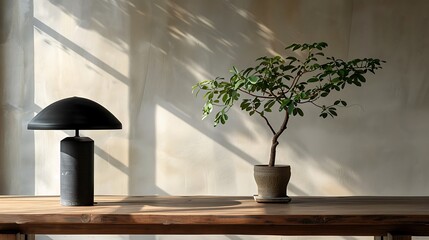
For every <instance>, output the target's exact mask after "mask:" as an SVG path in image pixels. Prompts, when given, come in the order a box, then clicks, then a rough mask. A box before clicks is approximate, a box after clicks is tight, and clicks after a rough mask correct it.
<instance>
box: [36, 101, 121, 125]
mask: <svg viewBox="0 0 429 240" xmlns="http://www.w3.org/2000/svg"><path fill="white" fill-rule="evenodd" d="M28 129H31V130H72V129H82V130H90V129H93V130H96V129H100V130H101V129H122V124H121V122H120V121H119V120H118V119H117V118H116V117H115V116H113V114H112V113H110V112H109V110H107V109H106V108H104V107H103V106H101V105H100V104H98V103H96V102H94V101H92V100H89V99H86V98H81V97H71V98H65V99H62V100H59V101H57V102H54V103H52V104H51V105H49V106H47V107H46V108H44V109H43V110H42V111H41V112H40V113H38V114H37V115H36V116H35V117H34V118H33V119H32V120H31V121H30V122H29V123H28Z"/></svg>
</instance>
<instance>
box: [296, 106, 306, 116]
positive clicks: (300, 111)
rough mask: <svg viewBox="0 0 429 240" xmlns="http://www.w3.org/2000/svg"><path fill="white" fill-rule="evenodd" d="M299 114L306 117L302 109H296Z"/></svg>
mask: <svg viewBox="0 0 429 240" xmlns="http://www.w3.org/2000/svg"><path fill="white" fill-rule="evenodd" d="M295 109H296V110H297V112H298V114H299V115H300V116H301V117H302V116H304V112H303V111H302V110H301V108H295Z"/></svg>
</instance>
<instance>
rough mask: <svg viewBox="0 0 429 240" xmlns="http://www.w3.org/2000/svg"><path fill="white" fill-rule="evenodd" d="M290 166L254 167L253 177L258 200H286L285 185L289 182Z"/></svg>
mask: <svg viewBox="0 0 429 240" xmlns="http://www.w3.org/2000/svg"><path fill="white" fill-rule="evenodd" d="M290 175H291V173H290V166H289V165H276V166H274V167H269V166H268V165H255V166H254V177H255V181H256V185H257V186H258V195H257V196H255V199H256V197H257V198H259V199H266V200H267V199H268V200H269V199H282V198H287V199H289V197H288V196H287V185H288V183H289V180H290Z"/></svg>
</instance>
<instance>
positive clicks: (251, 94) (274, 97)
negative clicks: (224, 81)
mask: <svg viewBox="0 0 429 240" xmlns="http://www.w3.org/2000/svg"><path fill="white" fill-rule="evenodd" d="M238 91H240V92H243V93H246V94H248V95H250V96H252V97H257V98H267V99H276V96H262V95H256V94H253V93H250V92H248V91H245V90H243V89H241V88H239V89H238Z"/></svg>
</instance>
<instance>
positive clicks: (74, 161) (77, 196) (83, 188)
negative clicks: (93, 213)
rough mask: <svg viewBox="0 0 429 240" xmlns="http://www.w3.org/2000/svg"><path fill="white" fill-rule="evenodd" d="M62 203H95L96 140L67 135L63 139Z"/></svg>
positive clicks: (69, 204)
mask: <svg viewBox="0 0 429 240" xmlns="http://www.w3.org/2000/svg"><path fill="white" fill-rule="evenodd" d="M60 171H61V178H60V180H61V182H60V185H61V187H60V193H61V205H63V206H92V205H94V141H93V140H92V139H91V138H88V137H78V136H76V137H67V138H64V139H63V140H62V141H61V166H60Z"/></svg>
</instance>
